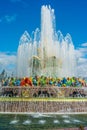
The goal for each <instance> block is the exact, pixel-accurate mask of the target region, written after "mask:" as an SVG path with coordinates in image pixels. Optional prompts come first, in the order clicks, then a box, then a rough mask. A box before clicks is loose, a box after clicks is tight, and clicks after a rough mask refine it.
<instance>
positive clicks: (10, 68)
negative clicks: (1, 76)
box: [0, 52, 16, 74]
mask: <svg viewBox="0 0 87 130" xmlns="http://www.w3.org/2000/svg"><path fill="white" fill-rule="evenodd" d="M15 67H16V55H14V54H10V55H9V54H8V53H1V52H0V72H2V70H3V69H5V71H6V72H7V73H8V74H11V73H12V72H14V73H15V72H16V68H15Z"/></svg>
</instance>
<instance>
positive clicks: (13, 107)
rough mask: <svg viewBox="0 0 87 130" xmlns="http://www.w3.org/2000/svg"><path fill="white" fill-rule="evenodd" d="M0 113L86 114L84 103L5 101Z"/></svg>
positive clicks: (85, 103)
mask: <svg viewBox="0 0 87 130" xmlns="http://www.w3.org/2000/svg"><path fill="white" fill-rule="evenodd" d="M0 112H29V113H30V112H41V113H53V112H54V113H73V112H87V102H86V101H72V102H69V101H5V102H2V101H1V102H0Z"/></svg>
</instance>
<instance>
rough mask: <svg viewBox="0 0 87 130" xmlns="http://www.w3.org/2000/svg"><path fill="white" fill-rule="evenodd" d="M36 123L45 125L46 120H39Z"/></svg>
mask: <svg viewBox="0 0 87 130" xmlns="http://www.w3.org/2000/svg"><path fill="white" fill-rule="evenodd" d="M38 123H39V124H45V123H46V120H39V122H38Z"/></svg>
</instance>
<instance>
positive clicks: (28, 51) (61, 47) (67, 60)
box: [17, 6, 76, 77]
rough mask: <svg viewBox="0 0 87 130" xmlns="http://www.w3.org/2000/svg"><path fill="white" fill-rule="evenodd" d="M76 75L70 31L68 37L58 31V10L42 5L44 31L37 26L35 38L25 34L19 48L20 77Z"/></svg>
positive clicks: (42, 26) (18, 64)
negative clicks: (56, 15) (56, 19)
mask: <svg viewBox="0 0 87 130" xmlns="http://www.w3.org/2000/svg"><path fill="white" fill-rule="evenodd" d="M35 75H39V76H40V75H45V76H59V77H68V76H70V77H71V76H75V75H76V57H75V49H74V45H73V43H72V39H71V36H70V34H67V35H66V36H65V37H64V36H63V35H62V33H61V32H60V31H58V32H56V30H55V15H54V10H53V9H51V7H50V6H42V8H41V31H40V30H39V29H36V30H35V32H33V36H32V38H31V37H30V35H29V34H28V32H27V31H25V32H24V34H23V35H22V36H21V38H20V41H19V46H18V51H17V76H18V77H24V76H35Z"/></svg>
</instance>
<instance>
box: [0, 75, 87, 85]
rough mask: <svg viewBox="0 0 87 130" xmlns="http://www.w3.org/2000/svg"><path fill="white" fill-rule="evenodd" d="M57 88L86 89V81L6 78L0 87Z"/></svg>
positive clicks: (42, 77)
mask: <svg viewBox="0 0 87 130" xmlns="http://www.w3.org/2000/svg"><path fill="white" fill-rule="evenodd" d="M48 85H49V86H58V87H67V86H68V87H86V86H87V81H86V80H85V79H81V78H76V77H67V78H65V77H64V78H58V77H55V78H53V77H46V76H34V77H24V78H15V77H8V78H5V79H3V80H2V86H12V87H13V86H22V87H25V86H41V87H44V86H48Z"/></svg>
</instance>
